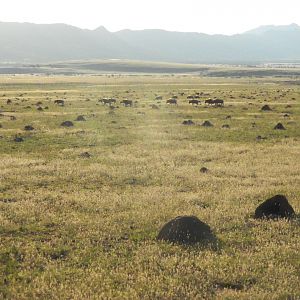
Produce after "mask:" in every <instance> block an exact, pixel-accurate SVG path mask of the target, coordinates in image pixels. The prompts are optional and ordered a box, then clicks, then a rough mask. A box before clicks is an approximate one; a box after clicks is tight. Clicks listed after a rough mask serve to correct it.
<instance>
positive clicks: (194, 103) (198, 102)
mask: <svg viewBox="0 0 300 300" xmlns="http://www.w3.org/2000/svg"><path fill="white" fill-rule="evenodd" d="M200 103H201V101H199V100H196V99H193V100H190V101H189V104H192V105H199V104H200Z"/></svg>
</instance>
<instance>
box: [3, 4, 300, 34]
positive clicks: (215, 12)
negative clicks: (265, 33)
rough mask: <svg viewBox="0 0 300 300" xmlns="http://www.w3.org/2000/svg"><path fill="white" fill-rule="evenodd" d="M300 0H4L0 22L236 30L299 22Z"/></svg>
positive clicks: (230, 31)
mask: <svg viewBox="0 0 300 300" xmlns="http://www.w3.org/2000/svg"><path fill="white" fill-rule="evenodd" d="M299 12H300V1H299V0H284V1H283V0H272V1H271V0H181V1H178V0H83V1H82V0H0V21H2V22H31V23H40V24H51V23H66V24H70V25H74V26H77V27H80V28H86V29H95V28H97V27H99V26H104V27H106V28H107V29H108V30H110V31H118V30H121V29H165V30H171V31H187V32H203V33H209V34H229V35H230V34H235V33H242V32H244V31H247V30H250V29H253V28H256V27H258V26H260V25H287V24H291V23H297V24H299V25H300V13H299Z"/></svg>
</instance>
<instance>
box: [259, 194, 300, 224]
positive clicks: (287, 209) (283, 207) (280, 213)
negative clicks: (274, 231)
mask: <svg viewBox="0 0 300 300" xmlns="http://www.w3.org/2000/svg"><path fill="white" fill-rule="evenodd" d="M294 215H295V211H294V209H293V207H292V206H291V205H290V204H289V202H288V200H287V199H286V197H285V196H283V195H276V196H274V197H272V198H270V199H268V200H266V201H265V202H263V203H262V204H260V205H259V206H258V207H257V208H256V210H255V218H256V219H263V218H267V219H277V218H292V217H293V216H294Z"/></svg>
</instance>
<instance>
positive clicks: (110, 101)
mask: <svg viewBox="0 0 300 300" xmlns="http://www.w3.org/2000/svg"><path fill="white" fill-rule="evenodd" d="M100 102H101V103H102V104H103V105H105V104H108V105H112V104H113V103H116V102H117V100H116V99H114V98H103V99H102V100H100Z"/></svg>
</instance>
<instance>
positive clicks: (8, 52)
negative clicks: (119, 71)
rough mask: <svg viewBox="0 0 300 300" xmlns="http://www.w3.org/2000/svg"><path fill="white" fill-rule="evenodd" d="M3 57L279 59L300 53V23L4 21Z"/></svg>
mask: <svg viewBox="0 0 300 300" xmlns="http://www.w3.org/2000/svg"><path fill="white" fill-rule="evenodd" d="M0 40H1V47H0V61H2V62H4V61H6V62H7V61H12V62H47V61H62V60H76V59H114V58H122V59H141V60H157V61H174V62H200V63H214V62H216V63H222V62H224V63H230V62H257V61H258V62H269V61H273V62H277V61H293V60H299V59H300V26H298V25H297V24H291V25H286V26H261V27H259V28H256V29H253V30H250V31H247V32H245V33H244V34H236V35H232V36H226V35H208V34H203V33H196V32H175V31H166V30H159V29H146V30H121V31H118V32H114V33H113V32H109V31H108V30H106V29H105V28H104V27H103V26H100V27H98V28H97V29H95V30H87V29H80V28H77V27H74V26H70V25H66V24H51V25H38V24H31V23H6V22H0Z"/></svg>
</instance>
